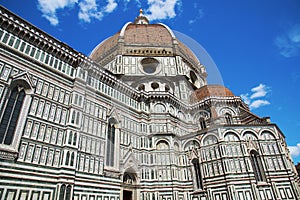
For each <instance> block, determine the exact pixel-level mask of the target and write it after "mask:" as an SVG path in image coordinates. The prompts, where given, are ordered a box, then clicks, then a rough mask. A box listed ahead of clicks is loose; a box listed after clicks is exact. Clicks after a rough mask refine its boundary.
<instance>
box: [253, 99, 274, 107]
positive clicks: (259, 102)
mask: <svg viewBox="0 0 300 200" xmlns="http://www.w3.org/2000/svg"><path fill="white" fill-rule="evenodd" d="M269 104H270V102H269V101H267V100H261V99H258V100H255V101H253V102H251V104H250V105H249V106H250V109H256V108H259V107H261V106H266V105H269Z"/></svg>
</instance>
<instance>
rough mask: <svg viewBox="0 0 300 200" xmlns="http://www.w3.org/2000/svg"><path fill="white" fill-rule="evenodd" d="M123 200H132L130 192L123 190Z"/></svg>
mask: <svg viewBox="0 0 300 200" xmlns="http://www.w3.org/2000/svg"><path fill="white" fill-rule="evenodd" d="M123 200H132V191H129V190H123Z"/></svg>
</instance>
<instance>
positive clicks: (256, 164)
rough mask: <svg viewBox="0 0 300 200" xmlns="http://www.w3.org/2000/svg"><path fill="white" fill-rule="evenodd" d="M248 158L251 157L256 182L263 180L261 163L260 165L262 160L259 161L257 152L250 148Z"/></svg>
mask: <svg viewBox="0 0 300 200" xmlns="http://www.w3.org/2000/svg"><path fill="white" fill-rule="evenodd" d="M250 159H251V164H252V168H253V172H254V175H255V178H256V180H257V182H262V181H265V175H264V171H263V165H262V162H261V159H260V156H259V154H258V152H257V151H255V150H252V151H251V152H250Z"/></svg>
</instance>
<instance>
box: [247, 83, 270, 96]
mask: <svg viewBox="0 0 300 200" xmlns="http://www.w3.org/2000/svg"><path fill="white" fill-rule="evenodd" d="M251 92H253V94H252V95H251V97H250V99H254V98H259V97H264V96H266V94H267V92H268V88H267V86H266V85H264V84H259V86H257V87H254V88H252V89H251Z"/></svg>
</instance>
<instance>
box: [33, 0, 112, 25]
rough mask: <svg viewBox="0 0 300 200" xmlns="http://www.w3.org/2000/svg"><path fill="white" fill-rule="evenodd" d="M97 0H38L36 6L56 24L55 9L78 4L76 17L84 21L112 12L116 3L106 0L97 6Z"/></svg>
mask: <svg viewBox="0 0 300 200" xmlns="http://www.w3.org/2000/svg"><path fill="white" fill-rule="evenodd" d="M97 2H99V0H38V8H39V10H41V12H42V13H43V15H42V16H43V17H45V18H46V19H47V20H48V21H49V22H50V24H51V25H54V26H56V25H58V24H59V19H58V17H57V10H59V9H64V8H73V7H74V6H75V5H78V6H79V12H78V18H79V19H80V20H83V21H84V22H88V23H89V22H91V19H92V18H94V19H97V20H101V19H102V18H103V16H104V15H105V14H109V13H111V12H113V11H114V10H115V9H116V8H117V6H118V4H117V3H116V1H115V0H107V1H106V5H105V6H99V5H98V3H97Z"/></svg>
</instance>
